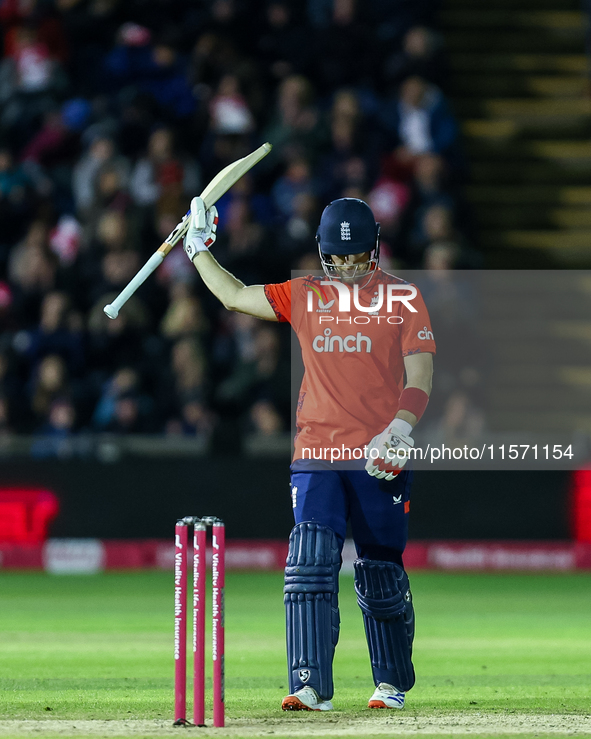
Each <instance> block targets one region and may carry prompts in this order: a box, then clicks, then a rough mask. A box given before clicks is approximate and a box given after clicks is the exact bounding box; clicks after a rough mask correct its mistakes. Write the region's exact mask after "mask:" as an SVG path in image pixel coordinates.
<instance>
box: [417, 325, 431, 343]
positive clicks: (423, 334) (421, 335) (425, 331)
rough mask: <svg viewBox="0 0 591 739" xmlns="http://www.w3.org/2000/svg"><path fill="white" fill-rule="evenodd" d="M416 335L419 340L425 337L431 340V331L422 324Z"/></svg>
mask: <svg viewBox="0 0 591 739" xmlns="http://www.w3.org/2000/svg"><path fill="white" fill-rule="evenodd" d="M417 336H418V337H419V339H420V340H421V341H426V340H427V339H429V340H432V339H433V332H432V331H429V328H428V327H427V326H423V330H422V331H419V333H418V334H417Z"/></svg>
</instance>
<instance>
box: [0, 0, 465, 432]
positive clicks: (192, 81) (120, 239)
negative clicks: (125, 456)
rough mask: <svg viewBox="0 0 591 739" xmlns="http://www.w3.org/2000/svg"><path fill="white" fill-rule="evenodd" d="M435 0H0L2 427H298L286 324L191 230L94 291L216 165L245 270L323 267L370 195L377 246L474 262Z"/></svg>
mask: <svg viewBox="0 0 591 739" xmlns="http://www.w3.org/2000/svg"><path fill="white" fill-rule="evenodd" d="M436 11H437V6H436V3H435V2H434V1H433V0H413V1H412V2H410V1H409V0H364V2H360V1H359V2H356V0H308V2H307V3H306V2H304V0H301V1H300V0H269V1H261V0H0V21H1V23H2V29H3V33H2V37H3V47H2V60H1V62H0V223H1V228H0V324H1V338H0V433H3V434H7V433H32V434H39V435H45V436H48V437H55V438H62V437H67V436H68V435H70V434H72V433H77V432H112V433H119V434H130V433H141V432H150V433H166V434H170V435H189V436H198V437H200V438H203V439H212V438H214V437H215V434H216V433H220V436H221V437H222V436H223V432H224V431H227V430H228V429H232V431H233V433H234V438H235V436H236V435H238V436H240V435H243V434H247V433H250V432H258V433H261V434H274V433H276V432H279V431H287V430H289V425H290V397H289V378H290V360H289V343H290V336H289V331H286V330H285V327H282V326H279V325H275V324H269V323H264V322H259V321H256V320H255V319H252V318H250V317H248V316H244V315H239V314H233V313H228V312H227V311H225V310H224V309H223V308H222V306H221V305H220V304H219V303H218V301H217V300H216V299H214V298H213V297H212V296H211V295H210V294H209V293H208V292H207V291H206V290H205V289H204V287H203V285H202V284H201V283H200V281H199V279H198V275H197V273H196V271H195V270H194V268H193V267H192V265H191V264H190V263H189V261H188V260H187V258H186V257H185V255H184V253H183V251H182V249H181V248H180V247H177V249H175V250H173V252H172V253H171V254H170V255H169V257H168V258H167V259H166V261H165V262H164V264H163V265H162V267H161V268H160V269H159V270H158V271H157V273H156V274H155V275H154V276H153V277H152V278H151V279H150V280H149V281H148V282H147V283H146V284H145V285H144V286H143V287H142V288H141V290H140V291H139V292H138V293H137V294H136V295H135V296H134V297H133V298H132V300H130V301H129V303H128V304H127V306H126V308H125V309H124V310H123V311H122V312H121V314H120V316H119V317H118V318H117V319H116V320H114V321H112V320H109V319H108V318H106V316H105V315H104V313H103V306H104V305H105V304H107V303H108V302H110V301H111V300H112V299H113V297H114V296H115V295H116V294H117V293H118V292H119V291H120V289H121V288H122V287H123V286H124V285H125V284H126V283H127V282H128V281H129V279H130V278H131V277H132V276H133V275H134V274H135V272H136V271H137V270H138V268H139V267H140V266H141V265H142V264H143V263H144V262H145V260H146V259H147V258H148V257H149V256H150V255H151V254H152V253H153V252H154V251H155V249H156V248H157V247H158V246H159V244H160V243H161V242H162V241H163V240H164V238H165V237H166V236H167V235H168V234H169V232H170V231H171V230H172V229H173V228H174V226H175V225H176V224H177V222H178V221H179V220H180V218H181V217H182V215H183V214H184V213H185V212H186V210H187V207H188V203H189V202H190V199H191V197H192V196H193V195H195V194H197V193H199V192H200V189H201V188H202V187H203V186H204V185H205V184H206V183H207V182H208V181H209V180H210V179H211V177H212V176H214V175H215V174H216V173H217V172H218V171H219V170H220V169H221V168H222V167H223V166H225V165H226V164H228V163H229V162H231V161H233V160H235V159H237V158H238V157H240V156H243V155H245V154H246V153H248V152H250V151H252V150H253V149H254V148H256V147H257V146H258V145H260V144H261V143H262V142H263V141H270V142H272V144H273V146H274V148H273V151H272V152H271V154H270V155H269V156H268V157H267V158H266V159H265V160H263V162H262V163H261V164H260V165H258V166H257V168H256V169H255V170H253V171H252V173H251V174H249V175H248V176H246V177H244V178H243V179H242V180H241V181H240V183H239V184H238V185H237V186H236V187H235V188H234V189H233V190H232V191H231V192H230V193H228V194H227V195H226V196H224V197H223V198H222V199H221V200H220V201H219V202H218V204H217V207H218V210H219V213H220V227H219V232H218V233H219V236H218V239H217V242H216V245H215V254H216V256H217V258H218V259H219V261H220V262H221V263H222V264H223V265H224V266H225V267H227V268H228V269H229V270H230V271H231V272H233V273H234V274H236V275H237V276H238V277H239V278H240V279H242V280H243V281H244V282H245V283H247V284H248V283H264V282H280V281H283V280H287V279H289V277H290V270H292V269H311V270H315V269H318V268H319V262H318V260H317V252H316V245H315V241H314V235H315V231H316V227H317V223H318V219H319V216H320V213H321V212H322V209H323V207H324V206H325V205H326V204H327V203H328V202H330V201H331V200H333V199H335V198H338V197H343V196H351V197H360V198H363V199H365V200H366V201H367V202H368V203H369V204H370V206H371V207H372V209H373V211H374V213H375V216H376V219H377V220H378V221H380V222H381V227H382V258H383V264H384V265H385V266H386V267H387V266H390V267H391V268H393V269H396V268H428V269H441V270H446V269H452V268H454V267H462V266H471V264H473V262H474V258H475V257H474V251H473V250H472V248H471V246H470V242H471V233H470V230H469V228H468V227H467V225H466V224H467V223H469V219H468V218H467V215H466V212H465V208H464V205H463V201H462V196H461V189H462V182H463V180H464V177H465V162H464V160H463V156H462V148H461V142H460V137H459V127H458V123H457V121H456V120H455V118H454V115H453V113H452V111H451V109H450V106H449V104H448V102H447V100H446V96H445V89H446V79H447V69H446V60H445V53H444V52H445V50H444V46H443V43H442V39H441V37H440V35H439V33H438V32H437V26H436Z"/></svg>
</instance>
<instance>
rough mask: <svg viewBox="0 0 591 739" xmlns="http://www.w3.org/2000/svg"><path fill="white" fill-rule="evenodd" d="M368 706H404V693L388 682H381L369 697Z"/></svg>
mask: <svg viewBox="0 0 591 739" xmlns="http://www.w3.org/2000/svg"><path fill="white" fill-rule="evenodd" d="M367 707H368V708H404V693H401V692H400V691H399V690H398V688H395V687H394V686H393V685H388V683H380V684H379V685H378V687H377V688H376V689H375V691H374V694H373V695H372V696H371V698H370V699H369V703H368V704H367Z"/></svg>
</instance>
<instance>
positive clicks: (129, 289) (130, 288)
mask: <svg viewBox="0 0 591 739" xmlns="http://www.w3.org/2000/svg"><path fill="white" fill-rule="evenodd" d="M163 246H164V245H163ZM164 256H165V255H164V254H163V253H162V252H161V251H160V250H158V251H157V252H154V254H152V256H151V257H150V258H149V259H148V261H147V262H146V263H145V264H144V266H143V267H142V268H141V269H140V271H139V272H138V273H137V275H136V276H135V277H134V278H133V279H132V280H131V281H130V282H129V284H128V285H126V286H125V287H124V288H123V290H122V291H121V292H120V293H119V295H118V296H117V297H116V298H115V300H114V301H113V302H112V303H110V304H109V305H105V307H104V308H103V310H104V311H105V314H106V315H107V316H108V317H109V318H117V316H118V315H119V311H120V310H121V307H122V306H123V305H125V303H127V301H128V300H129V298H131V296H132V295H133V294H134V292H135V291H136V290H137V289H138V287H139V286H140V285H141V284H142V283H143V282H145V280H146V279H147V278H148V277H149V276H150V275H151V274H152V272H154V270H155V269H156V268H157V267H159V266H160V265H161V264H162V261H163V259H164Z"/></svg>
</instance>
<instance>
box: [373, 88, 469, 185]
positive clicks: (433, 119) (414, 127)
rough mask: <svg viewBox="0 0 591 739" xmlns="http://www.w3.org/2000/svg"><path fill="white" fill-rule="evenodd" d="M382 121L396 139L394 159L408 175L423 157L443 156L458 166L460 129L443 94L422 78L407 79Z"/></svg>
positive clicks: (389, 105)
mask: <svg viewBox="0 0 591 739" xmlns="http://www.w3.org/2000/svg"><path fill="white" fill-rule="evenodd" d="M382 121H383V123H384V125H385V127H386V129H387V130H388V131H390V132H391V133H392V135H393V136H394V139H395V141H396V142H397V143H396V147H395V151H394V160H395V162H396V163H398V165H399V166H400V168H401V169H403V170H404V169H406V170H407V172H409V174H410V173H411V172H412V167H413V165H414V163H415V160H416V157H417V156H418V155H420V154H426V153H432V154H440V155H442V156H443V157H445V158H446V159H447V161H448V162H449V163H450V165H455V166H456V167H457V166H459V153H458V151H457V141H458V134H459V132H458V126H457V123H456V121H455V118H454V117H453V115H452V113H451V111H450V109H449V106H448V104H447V102H446V100H445V98H444V97H443V94H442V92H441V91H440V90H439V89H438V88H437V87H435V86H434V85H430V84H429V83H428V82H427V81H426V80H425V79H424V78H423V77H419V76H417V75H414V76H412V77H408V78H407V79H406V80H404V82H403V83H402V85H401V86H400V92H399V95H398V97H397V98H395V99H393V100H390V101H389V102H388V103H387V104H386V105H385V106H384V109H383V113H382Z"/></svg>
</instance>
